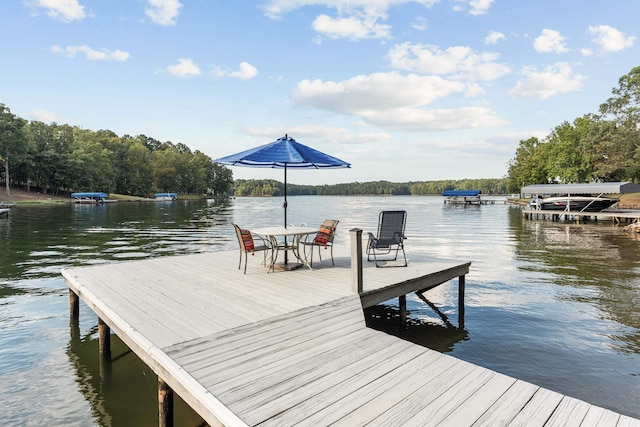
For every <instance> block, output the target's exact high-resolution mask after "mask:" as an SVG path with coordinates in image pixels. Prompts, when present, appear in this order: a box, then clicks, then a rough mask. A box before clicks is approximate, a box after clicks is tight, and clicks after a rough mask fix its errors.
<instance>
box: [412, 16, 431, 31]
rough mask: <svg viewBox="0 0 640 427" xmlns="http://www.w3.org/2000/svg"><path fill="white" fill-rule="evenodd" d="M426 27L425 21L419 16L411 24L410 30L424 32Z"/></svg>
mask: <svg viewBox="0 0 640 427" xmlns="http://www.w3.org/2000/svg"><path fill="white" fill-rule="evenodd" d="M428 27H429V26H428V24H427V19H426V18H423V17H421V16H419V17H417V18H416V19H414V20H413V22H412V23H411V28H413V29H414V30H417V31H425V30H426V29H427V28H428Z"/></svg>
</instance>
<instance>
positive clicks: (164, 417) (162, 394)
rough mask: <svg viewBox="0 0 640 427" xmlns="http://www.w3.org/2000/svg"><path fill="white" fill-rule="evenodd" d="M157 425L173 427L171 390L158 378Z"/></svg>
mask: <svg viewBox="0 0 640 427" xmlns="http://www.w3.org/2000/svg"><path fill="white" fill-rule="evenodd" d="M158 425H159V427H173V390H172V389H171V387H169V385H168V384H167V383H166V382H164V380H163V379H162V378H160V377H158Z"/></svg>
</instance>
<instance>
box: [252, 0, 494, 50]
mask: <svg viewBox="0 0 640 427" xmlns="http://www.w3.org/2000/svg"><path fill="white" fill-rule="evenodd" d="M439 1H440V0H269V1H268V2H267V4H265V5H264V6H262V9H263V10H264V13H265V15H266V16H268V17H269V18H272V19H281V18H282V16H283V15H284V14H286V13H288V12H291V11H294V10H296V9H299V8H302V7H307V6H324V7H326V8H329V9H335V10H336V16H335V17H331V16H328V15H327V14H320V15H318V16H317V17H316V18H315V20H314V21H313V24H312V27H313V29H314V30H315V31H317V32H319V33H320V34H322V35H324V36H326V37H329V38H332V39H339V38H347V39H350V40H360V39H382V38H388V37H390V32H391V26H389V25H385V24H381V23H380V21H384V20H386V19H387V11H388V9H389V8H390V7H393V6H400V5H403V4H408V3H417V4H420V5H422V6H424V7H430V6H432V5H434V4H435V3H438V2H439ZM471 1H472V2H474V1H480V2H483V1H493V0H471ZM316 43H318V44H319V43H320V41H319V40H316Z"/></svg>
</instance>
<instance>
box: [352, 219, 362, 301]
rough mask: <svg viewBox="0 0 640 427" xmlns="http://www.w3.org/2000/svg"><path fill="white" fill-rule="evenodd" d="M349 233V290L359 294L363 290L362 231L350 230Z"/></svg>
mask: <svg viewBox="0 0 640 427" xmlns="http://www.w3.org/2000/svg"><path fill="white" fill-rule="evenodd" d="M349 233H351V290H352V291H353V293H355V294H361V293H362V290H363V280H362V230H361V229H359V228H352V229H351V230H349Z"/></svg>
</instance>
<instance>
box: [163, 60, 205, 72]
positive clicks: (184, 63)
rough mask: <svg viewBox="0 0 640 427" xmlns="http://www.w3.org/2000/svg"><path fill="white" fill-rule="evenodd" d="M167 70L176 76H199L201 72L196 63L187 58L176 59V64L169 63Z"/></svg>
mask: <svg viewBox="0 0 640 427" xmlns="http://www.w3.org/2000/svg"><path fill="white" fill-rule="evenodd" d="M167 72H168V73H169V74H171V75H172V76H177V77H189V76H199V75H200V74H201V71H200V67H199V66H198V64H196V63H195V62H193V61H192V60H191V59H189V58H180V59H178V63H177V64H176V65H170V66H168V67H167Z"/></svg>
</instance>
